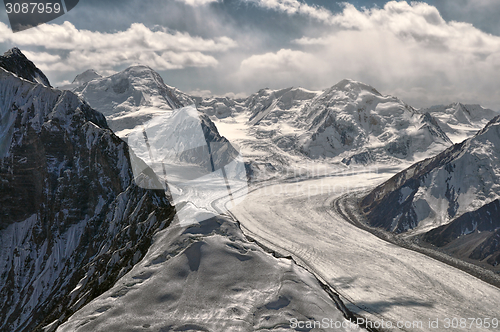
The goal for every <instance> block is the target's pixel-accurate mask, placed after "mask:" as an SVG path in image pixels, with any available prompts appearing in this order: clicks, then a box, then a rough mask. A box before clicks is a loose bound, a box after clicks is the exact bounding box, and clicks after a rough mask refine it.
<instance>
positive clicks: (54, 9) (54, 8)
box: [5, 2, 61, 14]
mask: <svg viewBox="0 0 500 332" xmlns="http://www.w3.org/2000/svg"><path fill="white" fill-rule="evenodd" d="M5 8H6V9H7V14H11V13H14V14H20V13H22V14H35V13H38V14H44V13H45V14H51V13H55V14H58V13H59V12H60V11H61V5H60V4H59V3H50V2H47V3H37V2H30V3H27V2H25V3H14V4H12V3H10V2H7V3H6V4H5Z"/></svg>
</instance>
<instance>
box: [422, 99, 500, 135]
mask: <svg viewBox="0 0 500 332" xmlns="http://www.w3.org/2000/svg"><path fill="white" fill-rule="evenodd" d="M423 112H428V113H429V114H431V115H432V116H433V117H434V118H436V119H437V120H438V122H439V124H440V126H441V128H442V129H443V131H444V132H445V133H446V134H447V135H448V137H450V139H451V140H452V141H453V143H460V142H462V141H463V140H465V139H467V138H469V137H471V136H473V135H474V134H475V133H477V132H478V131H479V130H481V129H482V128H484V126H485V125H486V124H487V123H488V122H489V121H491V119H493V118H494V117H495V116H497V115H499V113H498V112H495V111H493V110H490V109H487V108H484V107H482V106H480V105H468V104H462V103H454V104H451V105H446V106H445V105H437V106H432V107H429V108H427V109H424V110H423Z"/></svg>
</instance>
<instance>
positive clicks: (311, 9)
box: [246, 0, 332, 22]
mask: <svg viewBox="0 0 500 332" xmlns="http://www.w3.org/2000/svg"><path fill="white" fill-rule="evenodd" d="M246 1H247V2H252V3H255V4H256V5H258V6H260V7H262V8H267V9H273V10H277V11H281V12H284V13H286V14H289V15H294V14H298V15H306V16H309V17H312V18H314V19H317V20H319V21H325V22H327V21H329V20H330V18H331V17H332V13H331V12H330V11H329V10H327V9H325V8H323V7H320V6H312V5H308V4H307V3H304V2H300V1H298V0H246Z"/></svg>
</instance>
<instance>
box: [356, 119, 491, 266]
mask: <svg viewBox="0 0 500 332" xmlns="http://www.w3.org/2000/svg"><path fill="white" fill-rule="evenodd" d="M499 198H500V116H497V117H496V118H494V119H493V120H492V121H491V122H489V123H488V124H487V125H486V126H485V127H484V128H483V129H482V130H481V131H479V132H478V133H477V134H476V135H475V136H473V137H471V138H469V139H467V140H465V141H464V142H462V143H460V144H455V145H454V146H452V147H450V148H448V149H447V150H446V151H444V152H442V153H440V154H439V155H437V156H435V157H433V158H430V159H426V160H424V161H422V162H419V163H417V164H415V165H413V166H411V167H410V168H408V169H406V170H404V171H402V172H400V173H398V174H397V175H395V176H394V177H393V178H391V179H390V180H389V181H387V182H385V183H384V184H382V185H380V186H378V187H377V188H376V189H375V190H373V191H372V192H371V193H370V194H369V195H368V196H366V197H365V198H364V199H363V201H362V203H361V207H362V209H363V211H364V213H365V214H366V216H367V218H368V220H369V222H370V223H371V224H372V225H373V226H376V227H382V228H385V229H386V230H388V231H391V232H395V233H402V232H408V231H410V230H411V232H410V234H412V235H414V234H422V233H426V232H429V233H428V234H427V235H426V236H425V237H424V238H425V239H427V240H428V241H430V242H432V243H434V244H436V245H439V246H443V245H446V244H448V243H450V242H452V241H453V240H456V239H458V238H459V237H460V243H457V242H455V243H454V247H459V246H461V244H463V243H465V242H467V240H470V239H471V238H472V237H475V241H476V243H475V244H474V243H473V242H474V241H472V242H469V243H468V245H467V248H469V249H470V251H471V252H469V254H470V257H471V258H472V257H476V258H478V259H479V258H480V259H481V260H483V259H486V260H487V261H488V263H490V264H491V265H496V264H498V263H499V261H498V258H499V257H500V256H499V251H498V250H500V247H499V245H498V229H499V227H500V225H499V224H498V200H499ZM480 232H484V233H483V234H482V235H481V236H479V235H477V233H480ZM464 235H467V236H468V237H467V236H466V237H464ZM488 241H489V242H492V243H490V244H489V245H486V243H488ZM481 245H485V247H484V248H483V249H484V250H482V249H477V250H479V251H480V252H477V251H475V253H474V254H472V250H475V248H478V246H481ZM462 249H463V248H462ZM486 253H488V254H487V255H486ZM491 255H493V256H491Z"/></svg>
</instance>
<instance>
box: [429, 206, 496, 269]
mask: <svg viewBox="0 0 500 332" xmlns="http://www.w3.org/2000/svg"><path fill="white" fill-rule="evenodd" d="M481 232H482V233H486V234H487V235H486V237H485V239H481V241H480V242H479V243H476V242H475V241H468V238H472V237H473V236H475V235H476V234H475V233H481ZM422 239H423V240H424V241H426V242H428V243H431V244H433V245H435V246H437V247H445V246H449V247H455V246H459V245H460V244H459V243H458V242H467V243H474V245H473V246H472V247H471V246H470V245H469V248H467V249H468V250H467V252H470V254H468V255H467V257H468V258H471V259H475V260H479V261H483V260H486V262H487V263H488V264H490V265H493V266H497V265H498V264H499V263H500V241H499V239H500V200H498V199H497V200H494V201H493V202H491V203H489V204H486V205H484V206H482V207H481V208H479V209H477V210H476V211H472V212H468V213H464V214H463V215H461V216H460V217H458V218H457V219H455V220H453V221H452V222H451V223H449V224H447V225H443V226H440V227H438V228H435V229H433V230H431V231H429V232H427V233H426V234H425V235H424V236H423V237H422Z"/></svg>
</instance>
